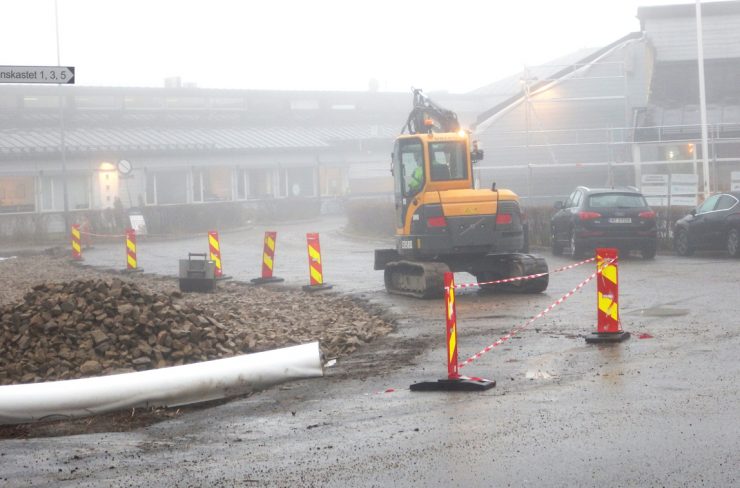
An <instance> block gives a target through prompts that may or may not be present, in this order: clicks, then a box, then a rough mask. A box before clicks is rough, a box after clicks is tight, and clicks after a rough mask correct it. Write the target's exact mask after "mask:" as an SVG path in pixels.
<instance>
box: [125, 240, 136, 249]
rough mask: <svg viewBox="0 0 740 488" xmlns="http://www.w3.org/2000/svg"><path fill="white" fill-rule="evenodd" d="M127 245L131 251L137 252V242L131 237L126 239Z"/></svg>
mask: <svg viewBox="0 0 740 488" xmlns="http://www.w3.org/2000/svg"><path fill="white" fill-rule="evenodd" d="M126 247H127V248H128V250H129V251H131V252H136V244H134V242H133V241H132V240H131V239H126Z"/></svg>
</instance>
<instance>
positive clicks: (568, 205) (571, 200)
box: [565, 192, 576, 208]
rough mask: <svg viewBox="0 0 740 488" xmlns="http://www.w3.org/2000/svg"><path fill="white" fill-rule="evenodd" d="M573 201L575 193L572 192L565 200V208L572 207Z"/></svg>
mask: <svg viewBox="0 0 740 488" xmlns="http://www.w3.org/2000/svg"><path fill="white" fill-rule="evenodd" d="M575 199H576V192H573V193H571V194H570V196H569V197H568V200H566V202H565V208H570V207H572V206H573V202H574V201H575Z"/></svg>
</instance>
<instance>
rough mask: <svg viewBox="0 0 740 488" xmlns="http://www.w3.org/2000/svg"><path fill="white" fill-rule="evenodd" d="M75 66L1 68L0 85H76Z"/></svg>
mask: <svg viewBox="0 0 740 488" xmlns="http://www.w3.org/2000/svg"><path fill="white" fill-rule="evenodd" d="M74 82H75V68H74V66H0V83H44V84H56V85H74Z"/></svg>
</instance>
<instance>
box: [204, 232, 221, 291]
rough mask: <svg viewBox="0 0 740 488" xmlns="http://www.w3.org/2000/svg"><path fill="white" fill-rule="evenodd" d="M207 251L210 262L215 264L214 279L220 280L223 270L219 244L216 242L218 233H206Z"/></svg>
mask: <svg viewBox="0 0 740 488" xmlns="http://www.w3.org/2000/svg"><path fill="white" fill-rule="evenodd" d="M208 250H209V252H210V256H211V261H213V262H214V263H216V270H215V272H214V275H215V277H216V279H218V278H221V277H222V276H223V274H224V272H223V268H222V267H221V243H220V242H219V240H218V232H216V231H215V230H211V231H208Z"/></svg>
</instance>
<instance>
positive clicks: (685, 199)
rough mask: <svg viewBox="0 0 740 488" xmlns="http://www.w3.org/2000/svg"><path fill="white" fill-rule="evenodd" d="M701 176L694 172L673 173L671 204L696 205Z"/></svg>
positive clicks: (681, 205) (680, 205) (679, 205)
mask: <svg viewBox="0 0 740 488" xmlns="http://www.w3.org/2000/svg"><path fill="white" fill-rule="evenodd" d="M698 190H699V177H698V176H697V175H695V174H693V173H675V174H672V175H671V206H676V207H696V203H697V193H698Z"/></svg>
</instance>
